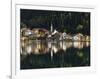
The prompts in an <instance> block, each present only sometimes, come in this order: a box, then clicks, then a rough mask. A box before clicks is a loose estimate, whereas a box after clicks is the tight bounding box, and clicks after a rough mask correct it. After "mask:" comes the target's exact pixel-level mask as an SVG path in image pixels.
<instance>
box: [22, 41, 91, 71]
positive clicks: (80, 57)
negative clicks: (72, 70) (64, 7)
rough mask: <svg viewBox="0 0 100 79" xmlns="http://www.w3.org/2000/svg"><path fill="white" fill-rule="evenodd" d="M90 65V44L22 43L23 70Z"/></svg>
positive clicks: (59, 42) (66, 42)
mask: <svg viewBox="0 0 100 79" xmlns="http://www.w3.org/2000/svg"><path fill="white" fill-rule="evenodd" d="M89 65H90V42H68V41H56V42H54V41H46V40H27V41H21V69H35V68H54V67H76V66H89Z"/></svg>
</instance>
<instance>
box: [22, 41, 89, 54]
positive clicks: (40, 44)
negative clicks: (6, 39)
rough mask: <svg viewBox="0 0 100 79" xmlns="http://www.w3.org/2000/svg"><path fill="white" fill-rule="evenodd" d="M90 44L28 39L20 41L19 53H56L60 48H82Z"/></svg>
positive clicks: (64, 49)
mask: <svg viewBox="0 0 100 79" xmlns="http://www.w3.org/2000/svg"><path fill="white" fill-rule="evenodd" d="M88 46H90V43H89V42H67V41H60V42H50V41H49V42H48V41H43V40H37V41H36V40H34V41H32V40H30V41H26V42H25V41H22V42H21V54H45V53H50V52H51V51H52V52H53V53H57V52H58V51H60V50H63V51H66V50H67V49H69V48H77V49H82V48H84V47H88Z"/></svg>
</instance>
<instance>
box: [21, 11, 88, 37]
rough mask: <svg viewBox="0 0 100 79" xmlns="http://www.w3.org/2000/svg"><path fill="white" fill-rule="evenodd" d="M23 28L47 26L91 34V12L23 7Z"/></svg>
mask: <svg viewBox="0 0 100 79" xmlns="http://www.w3.org/2000/svg"><path fill="white" fill-rule="evenodd" d="M20 15H21V17H20V18H21V28H23V27H27V28H30V29H33V28H45V29H47V30H50V26H51V24H52V25H53V29H56V30H58V31H59V32H66V33H71V34H76V33H82V34H86V35H90V13H89V12H71V11H49V10H29V9H21V10H20Z"/></svg>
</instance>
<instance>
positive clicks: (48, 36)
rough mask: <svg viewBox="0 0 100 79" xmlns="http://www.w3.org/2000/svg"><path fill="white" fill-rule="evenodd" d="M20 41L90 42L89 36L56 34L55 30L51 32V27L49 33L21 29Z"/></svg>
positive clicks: (36, 29) (39, 29)
mask: <svg viewBox="0 0 100 79" xmlns="http://www.w3.org/2000/svg"><path fill="white" fill-rule="evenodd" d="M20 33H21V40H26V39H35V40H38V39H41V40H42V39H45V40H53V41H55V40H56V41H61V40H67V41H90V36H89V35H83V34H82V33H77V34H67V33H66V32H63V33H61V32H58V31H57V30H56V29H55V30H54V31H53V30H52V27H51V31H48V30H46V29H44V28H33V29H29V28H21V32H20Z"/></svg>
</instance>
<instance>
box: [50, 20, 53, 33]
mask: <svg viewBox="0 0 100 79" xmlns="http://www.w3.org/2000/svg"><path fill="white" fill-rule="evenodd" d="M50 29H51V33H52V32H53V25H52V22H51V26H50Z"/></svg>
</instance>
